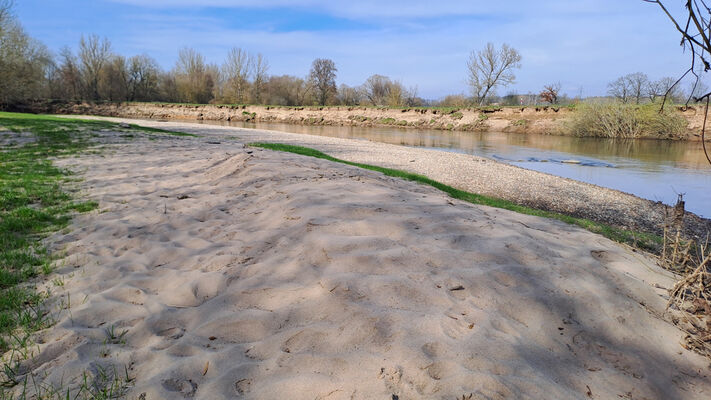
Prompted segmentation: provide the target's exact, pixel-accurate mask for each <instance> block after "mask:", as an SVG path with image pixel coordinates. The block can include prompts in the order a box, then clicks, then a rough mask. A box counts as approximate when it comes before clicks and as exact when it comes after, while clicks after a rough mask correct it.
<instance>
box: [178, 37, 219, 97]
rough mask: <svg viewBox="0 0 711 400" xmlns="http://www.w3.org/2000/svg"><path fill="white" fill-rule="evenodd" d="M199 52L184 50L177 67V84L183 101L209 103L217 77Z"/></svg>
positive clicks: (179, 55) (181, 52)
mask: <svg viewBox="0 0 711 400" xmlns="http://www.w3.org/2000/svg"><path fill="white" fill-rule="evenodd" d="M211 72H212V71H210V68H208V66H207V65H206V64H205V58H204V57H203V56H202V54H200V53H199V52H198V51H197V50H195V49H192V48H187V47H186V48H183V49H181V50H180V52H179V53H178V61H177V63H176V65H175V82H176V86H177V90H178V94H179V96H180V99H181V101H185V102H189V103H200V104H205V103H208V102H209V101H210V100H211V99H212V96H213V93H212V91H213V89H214V85H215V80H216V77H215V76H214V75H213V74H212V73H211Z"/></svg>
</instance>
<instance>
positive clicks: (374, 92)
mask: <svg viewBox="0 0 711 400" xmlns="http://www.w3.org/2000/svg"><path fill="white" fill-rule="evenodd" d="M391 85H392V81H391V80H390V78H388V77H387V76H383V75H378V74H375V75H371V76H370V77H368V79H366V80H365V83H364V84H363V94H364V95H365V97H366V98H367V99H368V101H369V102H370V103H371V104H372V105H374V106H380V105H384V104H385V99H386V98H387V96H388V93H389V91H390V86H391Z"/></svg>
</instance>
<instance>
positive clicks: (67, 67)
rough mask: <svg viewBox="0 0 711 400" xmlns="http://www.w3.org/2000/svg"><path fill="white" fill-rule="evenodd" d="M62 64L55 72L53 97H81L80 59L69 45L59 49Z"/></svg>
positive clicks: (64, 98)
mask: <svg viewBox="0 0 711 400" xmlns="http://www.w3.org/2000/svg"><path fill="white" fill-rule="evenodd" d="M59 59H60V64H59V66H58V67H57V71H56V74H55V80H56V82H55V83H54V85H53V88H54V90H53V97H55V98H59V99H63V100H78V99H80V98H81V90H82V81H81V70H80V67H79V61H78V60H77V58H76V56H75V55H74V53H72V51H71V50H70V49H69V47H66V46H65V47H63V48H62V49H61V50H60V51H59Z"/></svg>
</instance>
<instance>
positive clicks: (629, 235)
mask: <svg viewBox="0 0 711 400" xmlns="http://www.w3.org/2000/svg"><path fill="white" fill-rule="evenodd" d="M250 146H254V147H261V148H264V149H270V150H276V151H285V152H289V153H295V154H300V155H304V156H310V157H316V158H321V159H324V160H328V161H333V162H338V163H342V164H347V165H352V166H355V167H359V168H363V169H368V170H371V171H376V172H380V173H382V174H384V175H386V176H392V177H396V178H402V179H406V180H409V181H414V182H419V183H422V184H424V185H429V186H432V187H434V188H436V189H439V190H441V191H443V192H445V193H447V194H448V195H450V196H451V197H453V198H455V199H458V200H463V201H466V202H469V203H472V204H481V205H486V206H490V207H496V208H503V209H505V210H510V211H515V212H518V213H521V214H526V215H535V216H539V217H545V218H552V219H556V220H559V221H563V222H565V223H568V224H571V225H577V226H579V227H582V228H584V229H587V230H589V231H590V232H593V233H598V234H601V235H603V236H605V237H607V238H609V239H612V240H614V241H616V242H620V243H627V244H631V245H633V246H636V247H639V248H641V249H645V250H650V251H658V249H659V246H660V244H661V242H662V239H661V238H660V237H659V236H657V235H654V234H649V233H642V232H633V231H629V230H624V229H620V228H616V227H613V226H610V225H606V224H603V223H600V222H595V221H591V220H589V219H585V218H578V217H573V216H570V215H565V214H560V213H555V212H551V211H544V210H539V209H536V208H531V207H526V206H522V205H519V204H516V203H513V202H511V201H508V200H503V199H498V198H495V197H489V196H483V195H480V194H476V193H470V192H466V191H464V190H460V189H456V188H454V187H452V186H449V185H445V184H444V183H441V182H438V181H435V180H434V179H430V178H428V177H426V176H423V175H419V174H413V173H411V172H406V171H401V170H397V169H391V168H384V167H378V166H375V165H369V164H361V163H356V162H351V161H345V160H341V159H338V158H335V157H331V156H329V155H328V154H325V153H322V152H320V151H318V150H315V149H311V148H308V147H302V146H294V145H289V144H281V143H263V142H260V143H252V144H250Z"/></svg>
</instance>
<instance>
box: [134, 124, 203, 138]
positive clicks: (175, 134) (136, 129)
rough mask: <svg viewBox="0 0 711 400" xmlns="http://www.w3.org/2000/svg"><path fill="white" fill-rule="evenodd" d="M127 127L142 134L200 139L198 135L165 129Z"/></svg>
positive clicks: (137, 126)
mask: <svg viewBox="0 0 711 400" xmlns="http://www.w3.org/2000/svg"><path fill="white" fill-rule="evenodd" d="M129 126H130V127H131V129H132V130H133V131H139V132H144V133H162V134H164V135H170V136H186V137H200V135H196V134H194V133H185V132H175V131H168V130H165V129H160V128H150V127H147V126H140V125H136V124H130V125H129Z"/></svg>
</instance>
